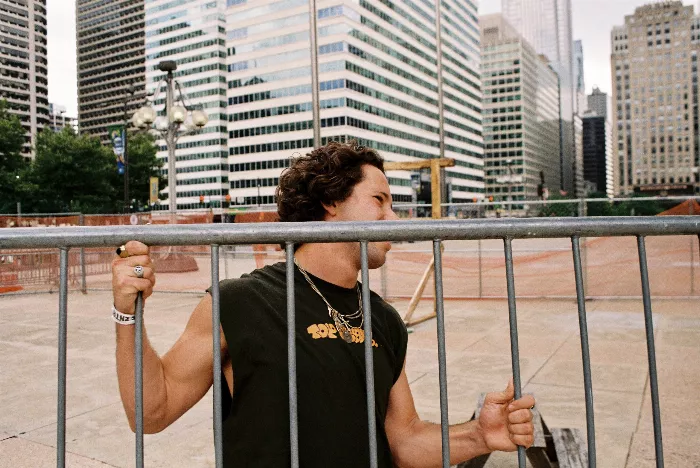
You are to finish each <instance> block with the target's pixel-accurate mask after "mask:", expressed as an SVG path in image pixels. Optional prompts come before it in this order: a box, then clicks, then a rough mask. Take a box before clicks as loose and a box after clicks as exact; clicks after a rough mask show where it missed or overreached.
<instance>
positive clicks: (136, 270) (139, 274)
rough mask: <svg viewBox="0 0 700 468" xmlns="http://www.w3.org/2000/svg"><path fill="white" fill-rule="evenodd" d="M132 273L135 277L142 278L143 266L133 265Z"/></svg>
mask: <svg viewBox="0 0 700 468" xmlns="http://www.w3.org/2000/svg"><path fill="white" fill-rule="evenodd" d="M134 274H135V275H136V277H137V278H143V267H142V266H141V265H136V266H135V267H134Z"/></svg>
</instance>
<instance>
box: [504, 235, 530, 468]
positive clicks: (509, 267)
mask: <svg viewBox="0 0 700 468" xmlns="http://www.w3.org/2000/svg"><path fill="white" fill-rule="evenodd" d="M503 244H504V249H505V256H506V284H507V287H508V320H509V323H510V358H511V361H512V365H513V387H514V389H515V399H516V400H517V399H519V398H520V397H521V396H522V391H521V388H520V385H521V384H520V351H519V349H518V317H517V314H516V311H515V280H514V277H513V245H512V241H511V239H510V238H505V239H503ZM518 467H519V468H525V447H522V446H519V447H518Z"/></svg>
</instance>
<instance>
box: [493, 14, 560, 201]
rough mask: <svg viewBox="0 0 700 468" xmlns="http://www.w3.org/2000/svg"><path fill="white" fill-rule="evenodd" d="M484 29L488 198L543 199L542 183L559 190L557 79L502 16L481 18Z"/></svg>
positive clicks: (540, 57)
mask: <svg viewBox="0 0 700 468" xmlns="http://www.w3.org/2000/svg"><path fill="white" fill-rule="evenodd" d="M481 30H482V36H481V42H482V44H481V47H482V56H481V59H482V70H483V71H482V83H483V86H484V151H485V155H484V157H485V164H486V195H487V196H489V197H493V199H494V200H495V201H506V200H508V198H509V197H512V198H511V199H512V200H524V201H526V200H537V199H540V195H538V185H540V183H542V181H544V184H543V185H544V187H546V188H547V189H548V190H549V191H550V193H551V192H553V191H555V190H558V189H559V185H560V180H559V145H560V133H559V89H558V88H559V86H558V78H557V74H556V73H555V72H554V70H553V69H552V68H551V66H550V65H549V63H548V60H547V59H546V57H543V56H542V55H539V54H537V52H536V51H535V49H534V47H532V46H531V45H530V44H529V43H528V42H527V41H526V40H525V39H524V38H523V37H522V36H521V35H520V34H519V33H518V32H517V31H516V30H515V29H514V28H513V27H512V26H511V25H509V24H508V23H507V22H506V21H505V20H504V19H503V16H502V15H500V14H495V15H486V16H482V17H481ZM522 208H523V205H515V208H514V209H518V210H519V209H522Z"/></svg>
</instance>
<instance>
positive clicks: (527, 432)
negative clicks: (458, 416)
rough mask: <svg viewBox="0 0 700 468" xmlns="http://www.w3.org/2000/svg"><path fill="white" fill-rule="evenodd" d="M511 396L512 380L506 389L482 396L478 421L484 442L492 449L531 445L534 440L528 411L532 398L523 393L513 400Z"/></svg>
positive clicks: (511, 448) (507, 450)
mask: <svg viewBox="0 0 700 468" xmlns="http://www.w3.org/2000/svg"><path fill="white" fill-rule="evenodd" d="M514 396H515V391H514V389H513V381H512V380H511V381H510V382H509V383H508V386H507V387H506V389H505V391H503V392H493V393H488V394H487V395H486V398H485V399H484V405H483V406H482V408H481V414H480V415H479V421H478V423H479V430H480V431H481V434H482V436H483V438H484V442H485V443H486V446H487V447H488V448H489V449H490V450H491V451H495V450H500V451H503V452H512V451H514V450H517V448H518V446H519V445H521V446H523V447H525V448H528V447H530V446H531V445H532V444H533V442H534V440H535V437H534V426H533V425H532V411H530V410H531V408H532V407H533V406H535V398H534V397H533V396H532V395H525V396H523V397H522V398H521V399H519V400H513V398H514Z"/></svg>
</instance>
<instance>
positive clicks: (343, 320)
mask: <svg viewBox="0 0 700 468" xmlns="http://www.w3.org/2000/svg"><path fill="white" fill-rule="evenodd" d="M294 264H295V265H296V266H297V268H299V271H300V272H301V274H302V275H303V276H304V278H305V279H306V282H307V283H309V286H311V289H313V290H314V292H315V293H316V294H318V295H319V296H320V297H321V299H323V302H325V303H326V306H327V307H328V315H329V316H330V317H331V319H333V322H334V323H335V329H336V330H338V333H339V334H340V337H341V338H342V339H343V341H345V342H346V343H352V333H351V332H350V330H352V329H353V328H355V327H353V326H352V325H350V322H349V320H353V319H356V318H359V317H361V318H362V321H361V323H360V328H362V326H363V325H364V323H365V315H364V313H363V310H362V296H361V295H360V286H359V285H357V286H355V288H356V289H357V302H358V304H359V305H360V307H359V309H357V311H356V312H353V313H352V314H348V315H343V314H341V313H340V312H338V311H337V310H336V309H335V308H334V307H333V306H332V305H331V304H330V303H329V302H328V300H327V299H326V298H325V297H324V296H323V294H321V291H319V290H318V288H317V287H316V285H315V284H314V282H313V281H311V278H309V274H308V273H307V272H306V270H304V269H303V268H302V267H301V265H299V262H297V259H296V257H294Z"/></svg>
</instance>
